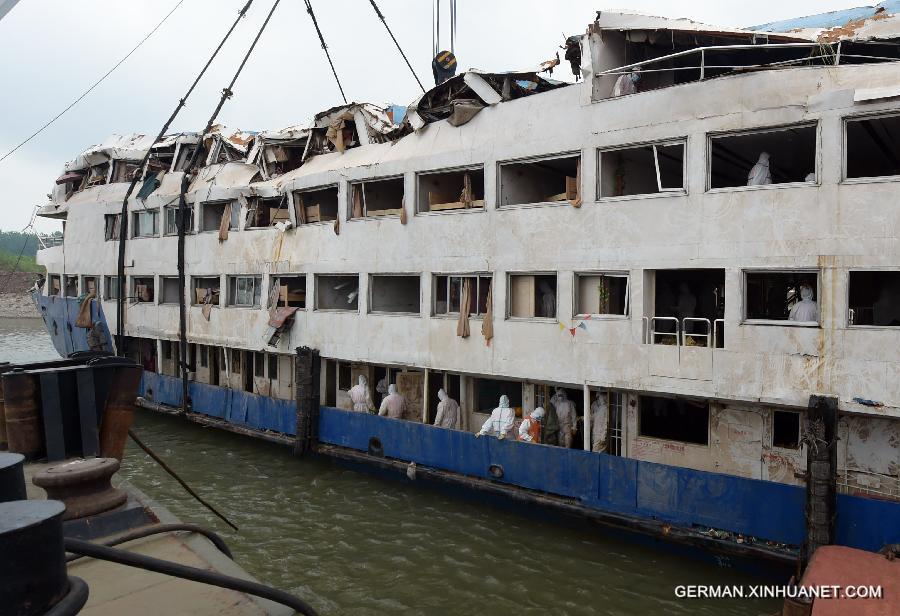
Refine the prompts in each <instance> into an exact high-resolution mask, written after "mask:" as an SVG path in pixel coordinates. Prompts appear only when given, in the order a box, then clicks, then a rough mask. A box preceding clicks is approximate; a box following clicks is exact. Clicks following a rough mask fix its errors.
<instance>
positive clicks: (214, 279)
mask: <svg viewBox="0 0 900 616" xmlns="http://www.w3.org/2000/svg"><path fill="white" fill-rule="evenodd" d="M220 284H221V282H220V280H219V277H218V276H192V277H191V288H192V289H193V291H194V292H193V297H191V303H192V304H193V305H195V306H199V305H202V304H211V305H213V306H218V305H219V286H220Z"/></svg>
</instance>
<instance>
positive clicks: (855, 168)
mask: <svg viewBox="0 0 900 616" xmlns="http://www.w3.org/2000/svg"><path fill="white" fill-rule="evenodd" d="M846 135H847V136H846V144H845V146H844V156H845V157H846V159H845V161H846V170H847V171H846V177H847V178H879V177H895V176H898V175H900V115H888V116H880V117H868V118H859V119H848V120H847V121H846Z"/></svg>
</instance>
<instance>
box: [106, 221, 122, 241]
mask: <svg viewBox="0 0 900 616" xmlns="http://www.w3.org/2000/svg"><path fill="white" fill-rule="evenodd" d="M121 223H122V214H104V215H103V239H104V241H106V242H116V241H118V240H119V235H120V234H121V231H122V224H121Z"/></svg>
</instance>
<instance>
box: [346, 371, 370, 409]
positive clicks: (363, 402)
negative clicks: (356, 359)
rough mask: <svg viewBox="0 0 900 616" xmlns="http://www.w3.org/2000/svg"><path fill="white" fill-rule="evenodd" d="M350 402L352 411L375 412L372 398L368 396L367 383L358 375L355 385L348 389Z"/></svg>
mask: <svg viewBox="0 0 900 616" xmlns="http://www.w3.org/2000/svg"><path fill="white" fill-rule="evenodd" d="M350 401H351V402H352V403H353V410H354V411H359V412H361V413H369V412H372V413H374V412H375V403H374V402H372V396H371V395H370V394H369V381H368V380H367V379H366V377H364V376H362V375H360V376H359V380H358V381H357V383H356V385H354V386H353V387H351V388H350Z"/></svg>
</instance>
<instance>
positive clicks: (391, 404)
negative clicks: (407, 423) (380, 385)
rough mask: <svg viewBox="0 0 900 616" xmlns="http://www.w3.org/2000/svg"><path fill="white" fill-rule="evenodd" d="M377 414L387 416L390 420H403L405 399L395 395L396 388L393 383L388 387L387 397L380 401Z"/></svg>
mask: <svg viewBox="0 0 900 616" xmlns="http://www.w3.org/2000/svg"><path fill="white" fill-rule="evenodd" d="M378 414H379V415H382V416H384V415H387V416H388V417H390V418H391V419H403V416H404V415H406V398H404V397H403V396H402V395H400V394H398V393H397V386H396V385H394V384H393V383H391V384H390V385H388V395H387V396H385V398H384V400H382V401H381V408H380V409H378Z"/></svg>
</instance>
